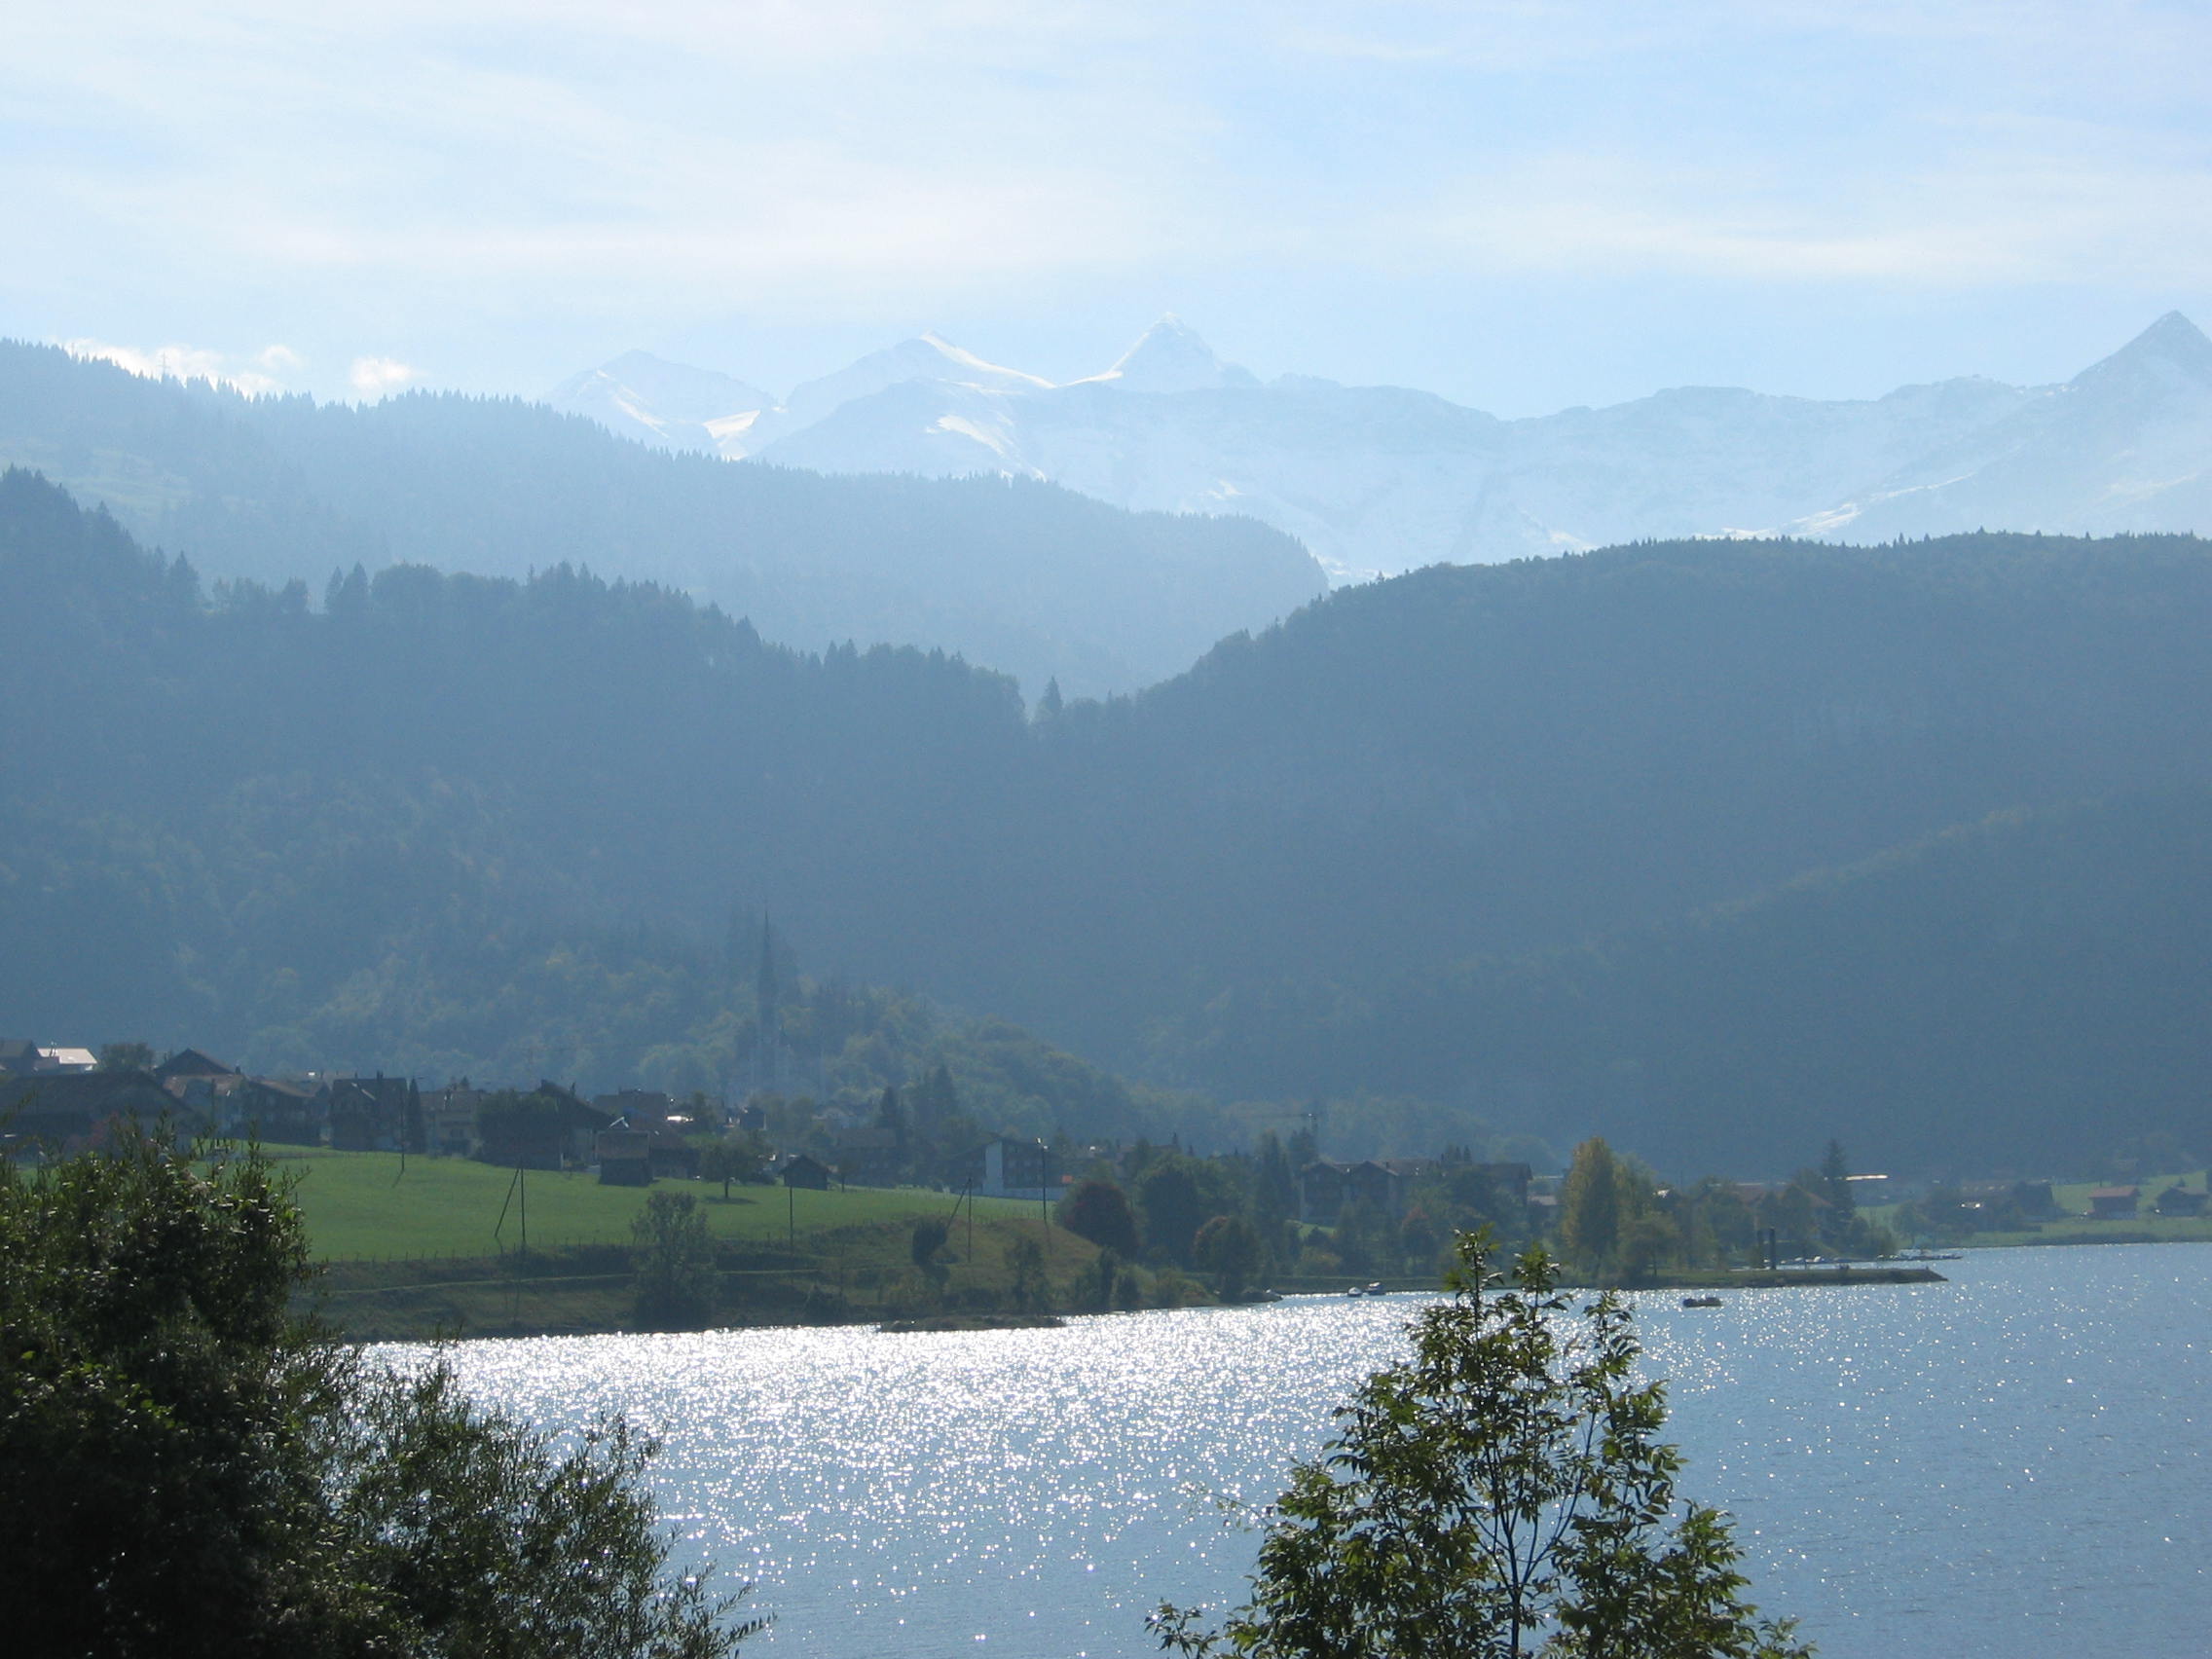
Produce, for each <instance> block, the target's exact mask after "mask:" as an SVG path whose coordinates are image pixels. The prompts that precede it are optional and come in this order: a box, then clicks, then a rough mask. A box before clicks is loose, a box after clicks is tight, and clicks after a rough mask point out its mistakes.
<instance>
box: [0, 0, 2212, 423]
mask: <svg viewBox="0 0 2212 1659" xmlns="http://www.w3.org/2000/svg"><path fill="white" fill-rule="evenodd" d="M2207 65H2212V6H2207V5H2206V4H2204V0H2187V3H2177V4H2130V3H2121V0H2113V3H2095V0H2080V3H2040V0H1989V3H1983V0H1914V3H1910V4H1890V3H1888V0H1844V3H1842V4H1838V3H1837V0H1822V3H1805V4H1796V3H1785V0H1665V3H1661V0H1622V3H1617V4H1612V3H1608V4H1547V3H1544V0H1519V3H1484V0H1462V3H1459V4H1452V5H1423V4H1403V5H1394V4H1366V5H1341V4H1340V5H1322V4H1299V3H1297V0H1270V3H1268V4H1264V5H1253V6H1243V5H1233V4H1220V5H1198V4H1188V5H1180V6H1162V5H1153V4H1145V3H1143V0H1109V3H1104V4H1097V5H1092V4H1085V3H1055V0H1013V3H1000V0H968V3H965V4H934V3H930V0H897V3H894V4H883V5H878V4H873V3H866V0H805V3H803V4H780V3H779V4H745V3H730V4H719V5H714V4H687V3H681V0H668V3H655V0H628V3H625V4H621V5H614V4H582V3H574V0H527V3H524V0H514V3H509V0H437V3H435V4H428V3H420V0H378V4H376V5H373V6H359V7H350V8H345V9H344V10H343V13H341V12H340V9H338V8H310V7H304V6H301V5H299V4H298V3H297V0H284V3H282V4H276V3H269V4H252V3H247V4H221V3H214V4H210V3H206V0H196V3H194V4H190V5H182V6H176V5H170V6H153V5H146V4H136V5H117V4H106V3H102V0H75V3H72V4H69V5H50V4H17V5H12V6H10V7H9V8H8V11H7V45H6V48H5V50H4V51H0V201H4V202H5V203H6V218H5V224H6V226H7V231H6V238H5V240H4V241H0V334H8V335H14V336H18V337H26V338H32V339H44V340H55V341H92V342H99V343H102V344H104V345H105V346H107V347H110V348H117V349H124V350H129V351H134V352H137V353H140V354H142V355H143V356H146V357H149V358H150V357H152V356H153V354H154V353H155V352H156V351H157V350H169V351H171V352H173V353H174V355H173V356H172V357H170V358H168V359H166V360H169V361H172V362H175V363H178V364H181V365H185V366H189V367H192V368H194V369H196V370H205V369H208V368H216V369H219V370H221V371H222V372H224V373H227V374H232V375H236V376H240V377H260V379H259V380H256V381H255V382H254V384H263V383H264V382H266V383H269V384H278V385H283V386H289V387H302V388H307V389H313V390H315V391H318V392H321V393H325V394H337V395H356V394H361V393H373V392H375V391H377V390H379V389H382V388H384V387H391V386H397V385H406V384H421V385H433V386H455V387H466V388H469V389H474V390H486V391H521V392H526V393H536V392H539V391H542V390H543V389H545V388H546V387H549V386H550V385H551V384H552V383H554V382H555V381H557V380H559V379H561V378H563V377H564V376H566V375H567V374H568V373H570V372H571V371H572V370H574V369H577V368H581V367H584V366H587V365H589V364H592V363H595V362H598V361H601V360H604V359H605V358H607V357H608V356H611V355H612V354H614V353H615V352H617V351H620V350H624V349H626V348H629V347H632V346H644V347H646V348H648V349H651V350H660V351H662V352H664V353H666V354H669V355H674V356H678V357H682V358H685V359H687V360H691V361H696V362H701V363H705V364H707V365H709V366H712V367H717V368H721V369H725V370H727V371H729V372H731V373H734V374H737V375H740V376H743V377H744V378H746V379H749V380H753V381H756V382H759V383H761V384H764V385H766V386H767V387H770V388H771V389H773V390H777V391H781V390H784V389H787V388H788V387H790V386H791V385H792V384H793V383H794V382H796V381H798V380H800V379H803V378H806V377H808V376H810V375H812V374H817V373H822V372H825V371H827V370H829V369H831V368H833V367H837V366H839V365H840V364H841V363H842V362H843V361H845V360H847V359H849V358H851V357H853V356H855V355H858V354H859V353H860V352H862V351H864V350H871V349H873V348H875V347H877V346H881V345H887V344H890V343H891V342H893V341H895V340H898V339H900V338H903V337H904V336H906V335H909V334H912V333H916V332H919V331H920V330H922V329H925V328H933V327H934V328H936V329H938V330H940V332H942V333H944V334H946V335H948V336H950V337H951V338H952V339H954V340H956V341H958V342H960V343H961V344H963V345H965V346H967V347H969V348H970V349H971V350H977V351H978V352H980V353H982V354H983V355H985V356H988V357H992V358H995V359H998V360H1000V361H1006V362H1011V363H1014V364H1015V365H1017V366H1019V367H1023V368H1027V369H1030V370H1032V371H1033V372H1036V373H1039V374H1043V375H1047V376H1050V377H1051V378H1054V379H1065V378H1071V377H1073V376H1076V375H1081V374H1087V373H1091V372H1094V371H1096V370H1097V369H1099V368H1102V367H1104V366H1105V364H1106V363H1107V362H1108V361H1110V360H1111V359H1112V358H1113V357H1114V356H1115V355H1116V354H1117V353H1118V352H1119V350H1121V349H1122V347H1123V346H1124V345H1125V344H1126V343H1127V341H1128V340H1129V339H1130V338H1131V337H1133V336H1134V335H1135V334H1136V333H1137V332H1139V331H1140V330H1141V329H1142V328H1143V327H1144V326H1145V325H1146V324H1147V323H1149V322H1150V321H1151V320H1152V319H1153V318H1154V317H1155V316H1156V315H1157V314H1159V313H1161V312H1163V311H1174V312H1177V313H1181V314H1182V316H1183V317H1184V318H1185V319H1186V320H1187V321H1188V322H1190V323H1191V324H1192V326H1194V327H1195V328H1197V329H1198V332H1200V333H1201V334H1203V335H1205V336H1206V337H1207V338H1208V339H1209V340H1210V341H1212V342H1213V344H1214V345H1215V346H1216V347H1217V348H1218V349H1219V350H1221V351H1222V352H1223V353H1224V354H1225V355H1227V356H1230V357H1233V358H1235V359H1237V360H1239V361H1241V362H1244V363H1245V364H1247V365H1248V366H1249V367H1251V368H1252V369H1253V370H1254V371H1255V372H1257V373H1259V374H1261V375H1263V376H1270V375H1274V374H1278V373H1282V372H1284V371H1286V370H1295V371H1299V372H1305V373H1312V374H1321V375H1327V376H1330V377H1332V378H1335V379H1339V380H1345V381H1351V382H1388V383H1394V384H1399V385H1408V386H1417V387H1428V388H1431V389H1434V390H1438V391H1441V392H1444V393H1446V394H1447V395H1449V396H1452V397H1455V398H1457V399H1459V400H1461V401H1464V402H1469V403H1472V404H1475V405H1477V406H1479V407H1482V408H1487V409H1492V410H1494V411H1496V412H1498V413H1500V414H1526V413H1534V412H1539V411H1546V410H1550V409H1555V408H1558V407H1561V406H1563V405H1567V404H1572V403H1601V402H1609V401H1613V400H1617V399H1620V398H1624V397H1631V396H1636V395H1640V394H1641V393H1644V392H1647V391H1650V390H1653V389H1655V388H1657V387H1662V386H1670V385H1681V384H1689V383H1704V384H1716V383H1717V384H1733V385H1749V386H1753V387H1759V388H1761V389H1766V390H1773V391H1793V392H1803V393H1809V394H1814V395H1821V396H1840V395H1862V394H1871V393H1877V392H1880V391H1883V390H1886V389H1888V388H1889V387H1892V386H1894V385H1897V384H1899V383H1900V382H1903V381H1908V380H1926V379H1933V378H1936V377H1939V376H1944V375H1951V374H1962V373H1984V374H1990V375H1994V376H1997V377H1999V378H2002V379H2006V380H2013V381H2046V380H2054V379H2062V378H2064V377H2066V376H2068V375H2070V374H2072V373H2073V372H2074V371H2076V370H2077V369H2079V368H2081V367H2082V366H2083V365H2084V364H2085V363H2087V362H2088V361H2089V360H2091V359H2092V358H2094V357H2097V356H2099V355H2102V354H2103V353H2104V352H2106V351H2108V350H2112V349H2113V348H2115V347H2116V346H2118V345H2120V343H2122V342H2123V341H2124V340H2125V339H2126V338H2128V337H2129V336H2130V335H2132V334H2134V333H2135V332H2136V331H2137V330H2139V329H2140V328H2141V327H2142V326H2144V325H2145V324H2147V323H2148V322H2150V321H2151V320H2152V319H2153V318H2154V317H2155V316H2157V314H2159V313H2162V312H2165V311H2168V310H2172V309H2175V308H2179V309H2181V310H2184V311H2188V312H2191V313H2193V314H2194V315H2195V316H2196V317H2197V320H2198V321H2199V322H2201V323H2205V324H2207V325H2212V96H2208V94H2207Z"/></svg>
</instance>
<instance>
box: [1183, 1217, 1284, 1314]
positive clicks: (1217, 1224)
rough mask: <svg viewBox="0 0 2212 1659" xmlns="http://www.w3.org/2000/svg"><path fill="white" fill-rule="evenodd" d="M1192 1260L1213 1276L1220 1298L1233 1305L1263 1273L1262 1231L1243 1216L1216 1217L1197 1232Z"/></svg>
mask: <svg viewBox="0 0 2212 1659" xmlns="http://www.w3.org/2000/svg"><path fill="white" fill-rule="evenodd" d="M1191 1254H1192V1258H1193V1259H1194V1260H1195V1261H1196V1262H1197V1263H1198V1267H1199V1268H1200V1269H1202V1270H1203V1271H1204V1272H1209V1273H1211V1274H1213V1276H1214V1281H1215V1283H1217V1284H1218V1285H1219V1286H1220V1287H1221V1294H1222V1295H1223V1296H1224V1297H1226V1298H1228V1299H1229V1300H1230V1301H1232V1302H1234V1301H1235V1300H1236V1299H1237V1298H1238V1297H1240V1296H1242V1295H1243V1294H1244V1292H1245V1289H1246V1288H1247V1286H1248V1285H1249V1284H1250V1283H1251V1279H1252V1275H1253V1274H1254V1273H1255V1272H1258V1271H1259V1269H1260V1264H1261V1262H1262V1261H1263V1260H1264V1259H1265V1257H1266V1250H1265V1248H1264V1247H1263V1246H1262V1244H1261V1242H1260V1234H1259V1230H1258V1229H1257V1228H1255V1227H1254V1226H1253V1225H1252V1224H1251V1223H1250V1222H1249V1221H1247V1220H1246V1219H1245V1218H1244V1217H1242V1216H1240V1215H1217V1216H1215V1217H1214V1218H1213V1219H1212V1220H1211V1221H1209V1222H1207V1223H1206V1224H1205V1225H1204V1226H1203V1227H1201V1228H1199V1229H1198V1237H1197V1239H1196V1241H1195V1242H1194V1244H1193V1246H1192V1251H1191Z"/></svg>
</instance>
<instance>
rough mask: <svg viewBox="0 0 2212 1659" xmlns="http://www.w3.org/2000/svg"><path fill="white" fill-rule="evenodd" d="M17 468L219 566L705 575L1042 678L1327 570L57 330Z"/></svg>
mask: <svg viewBox="0 0 2212 1659" xmlns="http://www.w3.org/2000/svg"><path fill="white" fill-rule="evenodd" d="M0 460H5V461H19V462H21V463H23V464H27V465H36V466H38V467H40V468H41V469H42V470H46V471H48V472H49V473H50V474H51V475H52V476H54V477H55V478H58V479H60V480H63V481H64V482H67V483H70V484H72V485H73V486H74V487H76V488H77V489H79V490H80V491H82V492H83V493H84V494H85V495H86V496H87V498H91V499H96V500H102V501H105V502H107V503H108V504H109V505H110V506H111V507H112V508H113V510H114V511H115V512H116V513H117V514H118V516H119V517H120V518H121V519H122V520H123V522H124V523H125V524H126V525H127V526H128V527H129V528H130V529H131V530H132V531H133V532H134V533H136V534H138V535H141V536H143V537H144V538H146V539H148V540H150V541H152V542H155V543H157V544H159V545H161V546H164V547H166V548H168V549H170V550H172V551H177V550H181V551H183V552H185V553H187V554H189V555H190V556H191V558H192V559H193V560H194V562H195V563H196V564H197V565H198V566H199V567H200V568H201V569H202V570H203V571H206V572H207V573H209V574H211V575H248V576H252V577H255V578H257V579H260V580H263V581H270V582H282V581H284V580H286V579H288V578H291V577H294V576H306V577H308V578H309V579H311V580H313V581H314V582H315V583H316V584H317V585H318V586H319V585H320V582H321V580H322V578H323V577H324V576H325V575H327V573H328V572H329V571H331V570H332V569H333V568H339V569H345V568H348V567H350V566H351V565H352V564H354V563H355V562H356V561H358V562H360V563H363V564H365V565H367V566H369V567H371V568H375V567H377V566H380V565H384V564H387V563H389V562H391V561H394V560H406V561H413V562H420V563H427V564H433V565H436V566H439V567H441V568H444V569H448V570H469V571H480V572H487V573H496V574H517V575H519V574H523V573H525V572H527V571H531V570H534V569H544V568H546V567H548V566H551V565H554V564H557V563H561V562H568V563H571V564H575V565H578V566H589V567H590V568H591V569H593V570H595V571H602V572H605V573H608V574H627V575H634V576H638V577H641V578H645V579H652V580H657V581H662V582H667V583H671V584H674V585H676V586H680V587H682V588H683V589H685V590H686V591H688V592H690V593H693V594H695V595H697V596H699V597H700V598H702V599H705V600H711V601H714V602H716V603H719V604H720V605H721V606H722V607H723V608H725V609H728V610H729V611H731V612H732V613H733V614H738V615H743V616H747V617H749V618H750V619H751V620H752V621H753V622H754V624H755V626H756V627H757V628H759V629H760V630H761V631H762V632H763V633H764V634H765V635H767V636H768V637H769V638H772V639H778V640H786V641H792V642H795V643H798V644H803V645H821V644H823V643H826V642H828V641H831V640H848V639H850V640H856V641H858V642H860V643H862V644H864V645H865V644H868V643H871V642H875V641H887V642H894V643H911V644H920V645H934V646H941V647H943V648H945V649H948V650H956V651H960V652H962V653H964V654H966V655H967V656H969V657H971V658H972V659H974V660H976V661H978V662H981V663H985V664H988V665H989V666H991V667H993V668H1000V669H1004V670H1006V671H1008V672H1011V673H1014V674H1015V675H1017V676H1019V677H1021V678H1022V679H1024V680H1025V681H1027V682H1029V683H1030V684H1031V686H1032V688H1033V689H1041V688H1042V687H1043V685H1044V683H1045V681H1046V680H1047V679H1048V678H1049V677H1051V676H1054V675H1056V676H1058V677H1059V678H1060V680H1061V682H1062V683H1063V685H1064V686H1065V687H1067V688H1068V689H1070V690H1077V691H1106V690H1113V689H1124V688H1127V687H1130V686H1133V685H1137V684H1142V683H1145V682H1150V681H1153V680H1158V679H1161V678H1162V677H1164V676H1166V675H1168V674H1172V673H1175V672H1177V671H1179V670H1180V669H1182V668H1185V667H1188V666H1189V664H1190V663H1191V662H1192V661H1193V660H1194V659H1195V658H1196V657H1197V656H1198V653H1199V652H1201V651H1203V650H1204V649H1205V648H1206V647H1207V646H1208V645H1211V644H1212V643H1213V642H1214V641H1215V640H1218V639H1219V638H1221V637H1222V636H1223V635H1224V634H1226V633H1230V632H1233V631H1235V630H1236V629H1238V628H1244V627H1254V626H1262V625H1265V624H1266V623H1267V622H1269V621H1271V620H1272V619H1273V618H1274V617H1276V616H1279V615H1281V614H1283V613H1284V612H1286V611H1288V610H1291V609H1293V608H1296V607H1298V606H1299V605H1301V604H1304V603H1305V602H1306V601H1307V600H1309V599H1310V598H1312V597H1313V596H1314V595H1315V594H1316V593H1318V592H1319V591H1320V590H1321V587H1322V577H1321V573H1320V571H1319V570H1318V568H1317V567H1316V566H1315V565H1314V564H1313V561H1312V560H1311V559H1310V558H1309V556H1308V555H1307V554H1306V553H1305V552H1304V550H1303V549H1301V548H1300V547H1298V546H1297V545H1296V544H1295V543H1294V542H1292V541H1290V540H1289V539H1288V538H1286V537H1284V536H1283V535H1280V534H1278V533H1276V532H1274V531H1271V530H1268V529H1266V528H1264V527H1262V526H1261V525H1259V524H1257V523H1255V522H1252V521H1249V520H1246V521H1232V520H1222V519H1214V518H1201V517H1180V518H1179V517H1170V516H1166V515H1138V516H1130V515H1127V514H1124V513H1122V512H1120V511H1118V510H1116V509H1114V508H1111V507H1107V506H1104V505H1102V504H1101V503H1099V502H1097V501H1094V500H1090V499H1087V498H1083V497H1081V496H1077V495H1074V494H1071V493H1068V492H1065V491H1062V490H1059V489H1057V488H1055V487H1052V486H1050V485H1044V484H1038V483H1033V482H1029V481H1026V480H1023V481H1015V482H1012V483H1010V482H1007V481H1003V480H1000V479H996V478H974V479H964V480H957V481H945V482H933V481H926V480H921V479H914V478H892V477H877V478H867V479H843V480H834V479H824V478H819V477H813V476H809V475H806V474H803V473H798V472H793V471H789V470H783V469H778V468H771V467H730V466H724V465H721V464H719V463H718V462H715V461H711V460H707V459H703V458H700V457H696V456H690V455H671V454H667V453H656V452H654V451H651V450H647V449H644V448H641V447H639V446H638V445H636V444H630V443H623V442H620V441H618V440H616V439H614V438H612V437H610V436H608V433H607V432H605V431H604V430H603V429H601V428H600V427H598V426H596V425H593V424H588V423H586V422H583V421H579V420H574V419H571V418H568V417H563V416H558V415H555V414H552V413H551V412H549V411H547V410H544V409H541V408H535V407H532V406H528V405H523V404H519V403H512V402H490V401H483V400H477V399H467V398H460V397H451V396H429V395H414V396H407V397H399V398H393V399H390V400H388V401H387V402H385V403H381V404H377V405H374V406H370V407H367V408H351V407H348V406H344V405H321V406H318V405H316V404H313V402H311V401H309V400H307V399H305V398H284V399H276V400H263V401H253V400H248V399H244V398H240V397H237V396H234V395H230V394H227V393H223V392H219V391H215V390H213V389H211V388H209V387H183V386H179V385H175V384H173V383H170V384H165V383H157V382H149V381H142V380H137V379H134V378H133V377H131V376H129V375H126V374H125V373H123V372H122V371H121V370H119V369H116V368H114V367H112V366H110V365H107V364H104V363H88V362H80V361H77V360H74V359H72V358H70V357H68V356H67V355H65V354H64V353H62V352H60V351H57V350H52V349H50V348H40V347H26V346H18V345H4V344H0Z"/></svg>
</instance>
